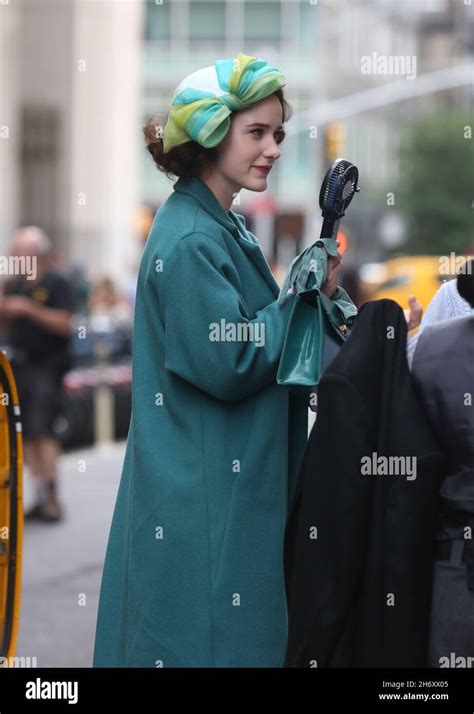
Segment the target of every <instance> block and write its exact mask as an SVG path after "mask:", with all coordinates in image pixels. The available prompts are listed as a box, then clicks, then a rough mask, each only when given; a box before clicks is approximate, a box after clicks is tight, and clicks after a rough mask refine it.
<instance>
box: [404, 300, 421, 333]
mask: <svg viewBox="0 0 474 714" xmlns="http://www.w3.org/2000/svg"><path fill="white" fill-rule="evenodd" d="M408 305H409V306H410V307H409V308H408V310H404V311H403V312H404V313H405V320H406V321H407V327H408V330H414V329H415V327H418V325H419V324H420V322H421V318H422V315H423V308H422V307H421V305H420V303H419V302H418V300H417V299H416V297H415V296H414V295H410V297H409V298H408Z"/></svg>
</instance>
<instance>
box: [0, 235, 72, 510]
mask: <svg viewBox="0 0 474 714" xmlns="http://www.w3.org/2000/svg"><path fill="white" fill-rule="evenodd" d="M50 250H51V242H50V240H49V238H48V237H47V235H46V234H45V233H44V232H43V231H42V230H41V229H39V228H37V227H35V226H28V227H25V228H20V229H18V230H17V231H16V232H15V234H14V236H13V241H12V246H11V251H10V256H16V258H17V267H18V266H20V265H21V268H22V269H23V270H24V271H25V272H23V273H22V274H15V275H11V276H10V277H9V278H8V280H7V281H6V283H5V284H4V289H3V295H0V325H1V326H3V327H4V328H6V335H7V341H8V344H9V346H10V347H11V350H12V358H11V360H10V361H11V366H12V369H13V374H14V376H15V381H16V385H17V389H18V394H19V399H20V408H21V414H22V417H21V421H22V432H23V445H24V452H25V460H26V463H27V464H28V467H29V468H30V469H31V472H32V475H33V477H34V478H35V485H36V497H37V498H36V502H35V504H34V505H33V507H32V508H31V509H30V510H29V511H27V512H26V513H25V519H26V520H30V519H39V520H43V521H50V522H52V521H58V520H60V519H61V518H62V516H63V507H62V505H61V503H60V502H59V499H58V493H57V491H58V489H57V461H58V456H59V453H60V442H59V440H58V437H57V434H56V433H55V430H54V423H55V421H56V419H57V416H58V414H59V411H60V399H61V383H62V377H63V375H64V373H65V372H66V371H67V370H68V369H69V368H70V366H71V357H70V336H71V317H72V311H73V296H72V291H71V289H70V286H69V284H68V283H67V281H66V280H65V278H64V277H62V276H61V275H60V274H59V273H57V272H56V271H54V270H52V269H51V268H50V267H49V266H48V258H49V256H48V254H49V252H50ZM26 271H28V273H27V272H26Z"/></svg>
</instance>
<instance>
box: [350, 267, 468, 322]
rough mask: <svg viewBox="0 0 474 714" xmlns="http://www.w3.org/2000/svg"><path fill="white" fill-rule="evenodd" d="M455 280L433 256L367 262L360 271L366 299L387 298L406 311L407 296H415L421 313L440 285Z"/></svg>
mask: <svg viewBox="0 0 474 714" xmlns="http://www.w3.org/2000/svg"><path fill="white" fill-rule="evenodd" d="M454 277H455V275H454V274H450V273H448V274H447V273H446V270H445V268H444V265H443V266H442V264H441V262H440V258H439V256H433V255H407V256H403V257H401V258H392V259H391V260H387V261H386V262H385V263H369V264H367V265H365V266H363V268H362V269H361V271H360V278H361V289H362V291H363V294H364V298H365V299H366V300H381V299H382V298H388V299H390V300H395V302H398V303H399V305H400V306H401V307H403V308H407V307H408V298H409V296H410V295H415V296H416V298H417V300H418V301H419V302H420V303H421V306H422V307H423V310H424V311H425V310H426V308H427V306H428V304H429V302H430V301H431V298H432V297H433V295H434V294H435V293H436V291H437V290H438V288H439V287H440V286H441V285H442V283H443V282H444V281H445V280H451V279H452V278H454Z"/></svg>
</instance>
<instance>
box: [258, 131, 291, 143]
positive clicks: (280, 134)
mask: <svg viewBox="0 0 474 714" xmlns="http://www.w3.org/2000/svg"><path fill="white" fill-rule="evenodd" d="M255 132H261V133H263V129H251V131H250V133H251V134H255ZM261 133H259V134H258V136H261ZM285 136H286V132H285V131H277V132H276V133H275V140H276V142H277V144H281V142H282V141H283V139H284V138H285Z"/></svg>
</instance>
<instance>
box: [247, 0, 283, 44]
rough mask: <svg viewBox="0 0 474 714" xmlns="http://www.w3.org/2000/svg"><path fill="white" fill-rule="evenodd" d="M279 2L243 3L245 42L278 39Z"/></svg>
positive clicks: (279, 31)
mask: <svg viewBox="0 0 474 714" xmlns="http://www.w3.org/2000/svg"><path fill="white" fill-rule="evenodd" d="M280 10H281V8H280V3H279V2H246V3H245V24H244V32H245V35H244V37H245V42H251V41H255V40H267V41H274V42H278V43H279V41H280V35H281V28H280V22H281V19H280Z"/></svg>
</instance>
